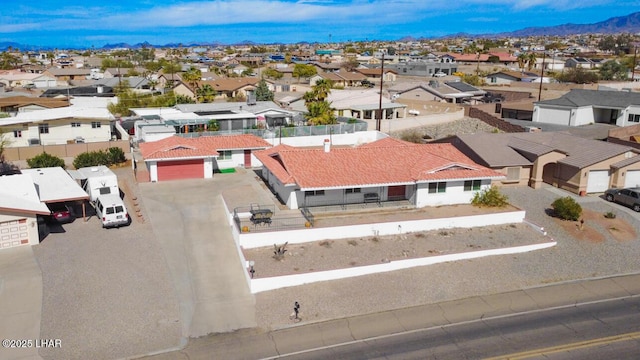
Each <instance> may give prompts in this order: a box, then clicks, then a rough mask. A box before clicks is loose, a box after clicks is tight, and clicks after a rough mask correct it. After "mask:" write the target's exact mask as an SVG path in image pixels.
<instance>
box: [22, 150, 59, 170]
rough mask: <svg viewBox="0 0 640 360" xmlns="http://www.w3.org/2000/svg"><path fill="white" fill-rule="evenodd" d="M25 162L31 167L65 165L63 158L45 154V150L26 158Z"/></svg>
mask: <svg viewBox="0 0 640 360" xmlns="http://www.w3.org/2000/svg"><path fill="white" fill-rule="evenodd" d="M27 164H28V165H29V167H30V168H32V169H35V168H46V167H61V168H63V169H64V167H65V165H64V160H62V159H61V158H59V157H57V156H54V155H50V154H47V153H46V152H43V153H42V154H40V155H36V156H34V157H32V158H31V159H27Z"/></svg>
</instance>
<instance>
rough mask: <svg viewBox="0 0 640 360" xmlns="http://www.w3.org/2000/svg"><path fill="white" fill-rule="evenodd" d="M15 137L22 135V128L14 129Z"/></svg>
mask: <svg viewBox="0 0 640 360" xmlns="http://www.w3.org/2000/svg"><path fill="white" fill-rule="evenodd" d="M13 137H14V138H21V137H22V130H13Z"/></svg>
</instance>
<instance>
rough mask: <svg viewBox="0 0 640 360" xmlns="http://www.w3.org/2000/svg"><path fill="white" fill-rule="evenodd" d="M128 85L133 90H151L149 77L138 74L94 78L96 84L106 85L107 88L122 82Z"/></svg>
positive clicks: (114, 86)
mask: <svg viewBox="0 0 640 360" xmlns="http://www.w3.org/2000/svg"><path fill="white" fill-rule="evenodd" d="M125 82H126V84H128V85H129V89H133V90H151V87H150V86H149V79H147V78H144V77H140V76H132V77H124V78H113V77H112V78H107V77H105V78H103V79H100V80H96V82H95V85H96V86H106V87H109V88H112V89H113V88H116V87H118V86H120V85H121V84H122V83H125Z"/></svg>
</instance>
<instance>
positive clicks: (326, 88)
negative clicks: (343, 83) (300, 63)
mask: <svg viewBox="0 0 640 360" xmlns="http://www.w3.org/2000/svg"><path fill="white" fill-rule="evenodd" d="M332 87H333V82H332V81H331V80H328V79H320V80H318V81H316V84H315V85H313V86H312V87H311V91H312V92H313V93H314V94H315V97H316V98H317V99H318V100H319V101H324V100H325V99H326V98H327V97H329V93H330V92H331V88H332Z"/></svg>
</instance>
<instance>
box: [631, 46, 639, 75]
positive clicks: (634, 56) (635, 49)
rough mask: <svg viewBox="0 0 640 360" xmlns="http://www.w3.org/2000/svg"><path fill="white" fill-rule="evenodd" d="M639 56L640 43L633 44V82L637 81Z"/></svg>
mask: <svg viewBox="0 0 640 360" xmlns="http://www.w3.org/2000/svg"><path fill="white" fill-rule="evenodd" d="M637 56H638V44H637V43H634V44H633V65H632V66H631V82H634V81H635V78H636V77H635V75H636V57H637Z"/></svg>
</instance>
